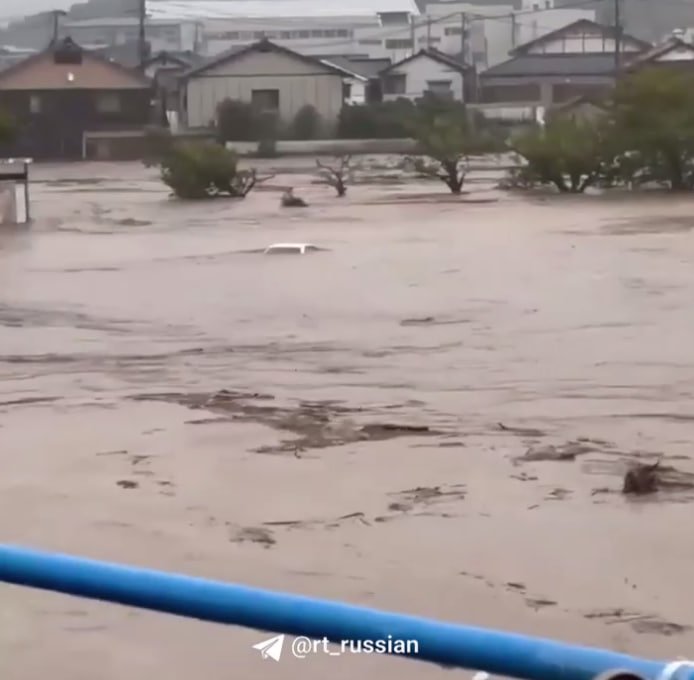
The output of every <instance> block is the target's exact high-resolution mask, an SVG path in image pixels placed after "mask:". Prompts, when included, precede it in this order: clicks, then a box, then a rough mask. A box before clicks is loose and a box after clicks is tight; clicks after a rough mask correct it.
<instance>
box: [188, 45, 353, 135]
mask: <svg viewBox="0 0 694 680" xmlns="http://www.w3.org/2000/svg"><path fill="white" fill-rule="evenodd" d="M342 81H343V79H342V77H341V76H340V75H338V74H333V73H331V72H329V71H328V70H327V69H324V68H321V67H320V66H319V65H318V64H316V65H313V64H309V63H306V62H304V61H302V60H299V59H294V58H291V57H288V56H285V55H281V54H278V53H276V52H265V53H261V52H251V53H249V54H247V55H244V56H243V57H240V58H239V59H234V60H232V61H230V62H228V63H225V64H220V65H218V66H217V67H215V68H214V69H209V70H208V71H205V72H203V73H202V74H201V75H200V76H196V77H193V78H191V79H190V80H189V81H188V83H187V86H186V98H187V107H186V112H187V122H188V126H189V127H192V128H195V127H207V126H208V125H209V124H210V122H212V121H214V120H215V118H216V111H217V106H218V105H219V103H220V102H222V101H224V100H225V99H237V100H239V101H245V102H250V101H251V98H252V92H253V90H278V91H279V111H278V113H279V117H280V119H281V120H282V122H283V123H285V124H290V123H291V122H292V120H293V119H294V116H295V115H296V113H297V111H298V110H299V109H300V108H301V107H302V106H305V105H307V104H310V105H311V106H314V107H315V108H316V110H317V111H318V113H319V114H320V115H321V117H322V119H323V121H324V122H325V123H326V125H328V126H332V125H333V124H334V123H335V121H336V120H337V117H338V115H339V113H340V109H341V108H342Z"/></svg>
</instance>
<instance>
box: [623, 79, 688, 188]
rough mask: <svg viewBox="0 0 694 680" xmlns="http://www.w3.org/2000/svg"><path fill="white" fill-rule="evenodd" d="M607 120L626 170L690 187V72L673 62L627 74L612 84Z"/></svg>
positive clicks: (674, 184)
mask: <svg viewBox="0 0 694 680" xmlns="http://www.w3.org/2000/svg"><path fill="white" fill-rule="evenodd" d="M612 122H613V126H614V132H615V135H616V138H617V139H618V141H619V144H620V146H621V148H622V151H623V152H624V153H625V154H628V157H629V159H630V162H629V164H628V167H629V171H630V172H631V173H633V174H636V173H638V171H639V170H641V172H640V174H641V176H642V181H648V180H653V181H659V182H664V183H666V184H668V185H669V186H670V188H671V189H676V190H681V189H692V188H694V77H692V76H691V75H690V74H689V73H684V72H682V71H679V70H677V69H675V68H673V67H668V68H664V67H663V68H657V67H656V68H650V69H645V70H643V71H639V72H637V73H635V74H633V75H630V76H628V77H627V78H625V79H623V80H622V81H620V82H619V83H618V85H617V88H616V90H615V93H614V101H613V111H612ZM638 166H640V168H638Z"/></svg>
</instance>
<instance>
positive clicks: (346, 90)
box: [342, 83, 352, 99]
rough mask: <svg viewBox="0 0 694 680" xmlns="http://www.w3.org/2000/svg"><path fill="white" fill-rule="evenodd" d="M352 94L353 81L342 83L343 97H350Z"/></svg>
mask: <svg viewBox="0 0 694 680" xmlns="http://www.w3.org/2000/svg"><path fill="white" fill-rule="evenodd" d="M351 96H352V83H342V98H343V99H349V98H350V97H351Z"/></svg>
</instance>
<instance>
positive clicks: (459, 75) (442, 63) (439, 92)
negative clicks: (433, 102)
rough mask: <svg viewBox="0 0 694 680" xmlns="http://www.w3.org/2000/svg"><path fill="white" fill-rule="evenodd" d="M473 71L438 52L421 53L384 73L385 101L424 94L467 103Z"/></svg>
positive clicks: (398, 63) (413, 98)
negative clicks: (469, 77)
mask: <svg viewBox="0 0 694 680" xmlns="http://www.w3.org/2000/svg"><path fill="white" fill-rule="evenodd" d="M468 73H470V70H469V69H467V68H465V67H464V66H463V65H462V64H459V63H458V62H456V61H454V60H453V59H452V58H449V57H447V56H446V55H444V54H442V53H439V52H437V51H436V50H421V51H419V52H417V53H416V54H414V55H412V56H411V57H407V58H406V59H403V60H402V61H399V62H396V63H395V64H393V65H392V66H389V67H388V68H387V69H385V70H384V71H382V72H381V82H382V83H383V99H384V101H391V100H395V99H398V98H400V97H404V98H406V99H412V100H415V99H419V98H420V97H422V96H424V95H425V94H433V95H436V96H437V97H446V98H450V99H454V100H456V101H464V100H465V89H466V88H465V76H466V75H467V74H468Z"/></svg>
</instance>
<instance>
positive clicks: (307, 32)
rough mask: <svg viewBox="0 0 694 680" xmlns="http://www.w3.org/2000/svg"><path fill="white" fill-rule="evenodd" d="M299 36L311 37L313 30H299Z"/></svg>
mask: <svg viewBox="0 0 694 680" xmlns="http://www.w3.org/2000/svg"><path fill="white" fill-rule="evenodd" d="M298 37H299V38H310V37H311V31H299V36H298Z"/></svg>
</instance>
